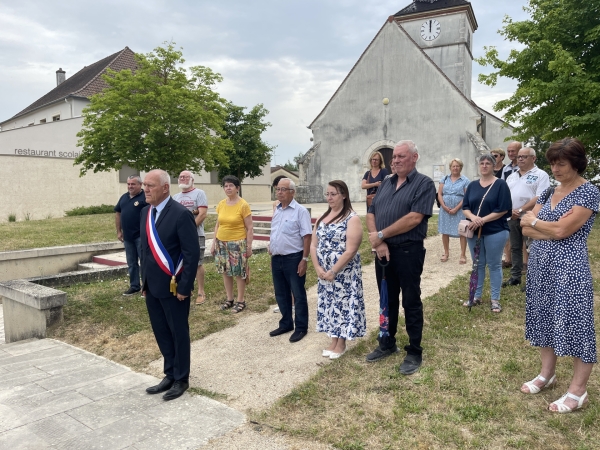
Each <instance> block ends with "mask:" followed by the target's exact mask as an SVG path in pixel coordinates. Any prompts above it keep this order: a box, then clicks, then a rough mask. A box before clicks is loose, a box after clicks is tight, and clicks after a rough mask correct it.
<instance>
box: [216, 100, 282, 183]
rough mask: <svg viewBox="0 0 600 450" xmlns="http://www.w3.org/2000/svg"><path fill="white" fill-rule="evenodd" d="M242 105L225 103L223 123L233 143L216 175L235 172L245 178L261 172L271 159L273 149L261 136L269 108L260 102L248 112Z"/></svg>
mask: <svg viewBox="0 0 600 450" xmlns="http://www.w3.org/2000/svg"><path fill="white" fill-rule="evenodd" d="M245 109H247V108H245V107H242V106H236V105H234V104H233V103H231V102H229V103H228V104H227V118H226V120H225V125H224V127H223V129H224V132H225V137H226V138H227V139H229V141H231V143H232V144H233V149H232V150H231V151H230V152H229V155H228V156H229V158H228V159H229V160H228V162H227V163H226V164H224V165H222V166H220V167H219V178H223V177H224V176H225V175H235V176H236V177H238V178H239V179H240V181H244V179H245V178H255V177H257V176H260V175H262V173H263V168H264V166H266V165H268V164H269V163H270V161H271V156H272V154H273V149H274V148H275V147H273V146H270V145H268V144H267V143H266V142H264V141H263V140H262V137H261V135H262V133H264V132H265V131H266V130H267V128H268V127H270V126H271V124H270V123H269V122H265V121H264V118H265V116H266V115H267V114H269V111H268V110H267V109H265V107H264V106H263V105H262V104H258V105H256V106H255V107H253V108H252V109H251V110H250V111H249V112H248V113H247V114H246V113H244V110H245Z"/></svg>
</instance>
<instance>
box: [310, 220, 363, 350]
mask: <svg viewBox="0 0 600 450" xmlns="http://www.w3.org/2000/svg"><path fill="white" fill-rule="evenodd" d="M355 215H356V213H354V212H353V213H350V215H348V217H346V218H345V219H343V220H342V221H340V222H338V223H331V224H326V223H324V222H320V223H319V227H318V228H317V233H316V235H317V239H318V244H317V259H318V261H319V265H320V266H321V267H322V268H323V269H324V270H326V271H328V270H330V269H331V268H332V267H333V265H334V264H335V263H336V262H337V260H338V259H339V257H340V256H341V255H342V254H343V253H344V252H345V251H346V231H347V230H348V221H349V220H350V218H351V217H354V216H355ZM366 330H367V319H366V316H365V302H364V299H363V285H362V270H361V265H360V255H359V254H358V253H357V254H356V255H355V256H354V258H352V259H351V260H350V261H349V262H348V264H346V267H344V269H343V270H342V271H341V272H340V273H338V274H337V276H336V277H335V280H334V282H330V281H326V280H319V284H318V286H317V331H319V332H323V333H327V335H328V336H329V337H332V338H334V337H338V338H342V339H347V340H353V339H356V338H358V337H362V336H364V335H365V333H366Z"/></svg>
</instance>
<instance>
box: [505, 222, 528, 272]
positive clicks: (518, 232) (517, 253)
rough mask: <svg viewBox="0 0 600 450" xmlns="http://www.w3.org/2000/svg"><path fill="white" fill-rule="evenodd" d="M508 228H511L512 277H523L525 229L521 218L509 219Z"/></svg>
mask: <svg viewBox="0 0 600 450" xmlns="http://www.w3.org/2000/svg"><path fill="white" fill-rule="evenodd" d="M508 228H509V230H510V234H509V239H510V257H511V260H512V267H511V269H510V277H511V278H516V279H518V280H520V279H521V272H523V243H524V242H525V240H524V239H523V230H522V229H521V219H516V220H515V219H510V220H509V221H508Z"/></svg>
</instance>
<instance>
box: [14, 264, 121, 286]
mask: <svg viewBox="0 0 600 450" xmlns="http://www.w3.org/2000/svg"><path fill="white" fill-rule="evenodd" d="M126 275H127V266H115V267H106V268H102V269H89V270H77V271H74V272H65V273H59V274H57V275H48V276H45V277H32V278H26V279H25V280H26V281H29V282H31V283H36V284H40V285H42V286H49V287H60V286H69V285H71V284H76V283H90V282H94V281H101V280H111V279H113V278H118V277H122V276H126ZM59 292H60V291H59Z"/></svg>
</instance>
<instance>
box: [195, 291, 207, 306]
mask: <svg viewBox="0 0 600 450" xmlns="http://www.w3.org/2000/svg"><path fill="white" fill-rule="evenodd" d="M205 301H206V297H205V296H204V294H198V297H196V305H202V304H203V303H204V302H205Z"/></svg>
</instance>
